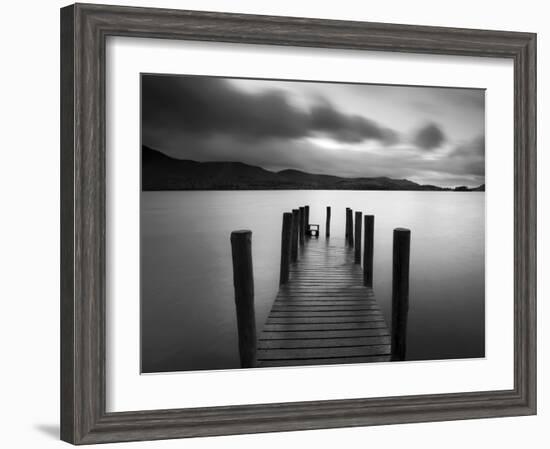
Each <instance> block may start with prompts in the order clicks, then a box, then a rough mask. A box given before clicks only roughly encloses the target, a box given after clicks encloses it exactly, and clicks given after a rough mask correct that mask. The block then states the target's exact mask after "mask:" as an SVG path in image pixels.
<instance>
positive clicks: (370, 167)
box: [142, 75, 485, 186]
mask: <svg viewBox="0 0 550 449" xmlns="http://www.w3.org/2000/svg"><path fill="white" fill-rule="evenodd" d="M484 133H485V92H484V90H480V89H449V88H435V87H408V86H407V87H405V86H384V85H366V84H336V83H318V82H293V81H272V80H246V79H228V78H212V77H195V76H172V75H170V76H167V75H143V77H142V142H143V144H144V145H147V146H149V147H151V148H154V149H157V150H159V151H162V152H164V153H166V154H168V155H170V156H173V157H177V158H180V159H192V160H195V161H240V162H245V163H247V164H251V165H258V166H260V167H263V168H266V169H268V170H273V171H278V170H284V169H288V168H293V169H298V170H303V171H306V172H309V173H324V174H332V175H339V176H348V177H361V176H364V177H371V176H388V177H391V178H407V179H410V180H412V181H415V182H419V183H421V184H436V185H440V186H457V185H469V186H477V185H479V184H483V183H484V182H485V140H484Z"/></svg>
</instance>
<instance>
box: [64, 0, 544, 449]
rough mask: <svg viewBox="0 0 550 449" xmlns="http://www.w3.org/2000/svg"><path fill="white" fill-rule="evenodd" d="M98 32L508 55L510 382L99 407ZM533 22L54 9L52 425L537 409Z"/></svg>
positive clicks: (179, 427)
mask: <svg viewBox="0 0 550 449" xmlns="http://www.w3.org/2000/svg"><path fill="white" fill-rule="evenodd" d="M107 36H128V37H146V38H163V39H187V40H198V41H215V42H231V43H247V44H269V45H286V46H290V45H292V46H300V47H320V48H333V49H355V50H378V51H391V52H411V53H428V54H439V55H466V56H480V57H496V58H510V59H512V60H513V63H514V133H515V138H514V161H515V167H514V195H515V196H514V254H515V256H514V388H513V389H511V390H502V391H479V392H470V393H452V394H429V395H419V396H401V397H384V398H371V399H349V400H325V401H311V402H292V403H278V404H263V405H239V406H223V407H208V408H198V409H197V408H194V409H169V410H155V411H129V412H117V413H107V412H106V405H105V404H106V371H105V313H106V312H105V311H106V307H105V303H106V287H105V284H106V273H105V270H106V249H105V241H106V240H105V234H106V212H107V211H106V207H105V205H106V201H105V197H106V183H105V175H106V155H105V102H106V100H105V64H106V62H105V46H106V37H107ZM535 276H536V35H535V34H532V33H518V32H508V31H483V30H469V29H453V28H438V27H424V26H408V25H393V24H382V23H364V22H348V21H333V20H318V19H304V18H289V17H270V16H257V15H240V14H224V13H211V12H196V11H179V10H166V9H150V8H132V7H118V6H102V5H87V4H76V5H72V6H67V7H65V8H63V9H62V10H61V438H62V439H63V440H65V441H67V442H70V443H73V444H91V443H106V442H116V441H134V440H152V439H163V438H181V437H195V436H211V435H230V434H240V433H255V432H273V431H287V430H301V429H320V428H334V427H348V426H367V425H379V424H395V423H412V422H424V421H441V420H454V419H469V418H486V417H500V416H517V415H531V414H535V413H536V305H535V298H536V279H535Z"/></svg>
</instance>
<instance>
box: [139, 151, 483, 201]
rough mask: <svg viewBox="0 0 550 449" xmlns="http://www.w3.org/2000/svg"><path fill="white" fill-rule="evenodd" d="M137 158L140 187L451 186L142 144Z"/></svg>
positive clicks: (344, 188) (329, 187) (219, 188)
mask: <svg viewBox="0 0 550 449" xmlns="http://www.w3.org/2000/svg"><path fill="white" fill-rule="evenodd" d="M141 158H142V159H141V160H142V171H141V179H142V181H141V184H142V190H297V189H321V190H451V189H445V188H442V187H437V186H432V185H420V184H417V183H415V182H412V181H409V180H407V179H391V178H386V177H377V178H342V177H339V176H330V175H316V174H311V173H305V172H302V171H299V170H282V171H280V172H272V171H269V170H265V169H263V168H261V167H255V166H253V165H248V164H244V163H242V162H196V161H191V160H182V159H175V158H172V157H170V156H167V155H165V154H164V153H161V152H159V151H156V150H153V149H151V148H149V147H147V146H143V147H142V150H141ZM482 187H483V191H484V189H485V186H484V185H483V186H480V187H477V188H476V189H471V190H478V189H481V188H482ZM466 189H467V190H470V189H468V188H466Z"/></svg>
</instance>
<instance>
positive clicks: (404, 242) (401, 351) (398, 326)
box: [391, 228, 411, 360]
mask: <svg viewBox="0 0 550 449" xmlns="http://www.w3.org/2000/svg"><path fill="white" fill-rule="evenodd" d="M410 245H411V231H410V230H409V229H404V228H396V229H394V230H393V282H392V284H393V285H392V333H391V348H392V360H405V357H406V353H407V315H408V313H409V259H410Z"/></svg>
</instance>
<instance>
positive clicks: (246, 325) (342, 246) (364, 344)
mask: <svg viewBox="0 0 550 449" xmlns="http://www.w3.org/2000/svg"><path fill="white" fill-rule="evenodd" d="M330 213H331V208H330V207H327V228H328V227H329V226H330ZM362 218H363V214H362V213H361V212H357V211H356V213H355V226H354V225H353V211H352V210H351V209H350V208H347V209H346V238H345V240H344V239H341V238H340V239H334V238H329V237H328V236H329V234H330V231H328V229H327V232H326V235H327V236H326V238H325V239H321V238H319V231H318V228H319V226H318V225H315V224H310V223H309V207H308V206H305V207H300V208H298V209H294V210H293V212H292V213H290V212H287V213H284V214H283V221H282V233H281V264H280V287H279V291H278V293H277V295H276V297H275V301H274V303H273V306H272V308H271V311H270V313H269V315H268V318H267V320H266V322H265V325H264V327H263V329H262V331H261V332H260V334H259V337H258V338H256V325H255V320H254V301H253V291H254V283H253V278H252V259H251V249H250V248H251V235H252V233H251V231H235V232H233V233H232V236H231V242H232V250H233V278H234V285H235V302H236V307H237V322H238V331H239V352H240V356H241V366H242V367H277V366H299V365H326V364H343V363H368V362H381V361H390V360H405V356H406V329H407V315H408V301H409V298H408V294H409V252H410V251H409V247H410V231H409V230H408V229H404V228H397V229H395V230H394V249H393V273H392V281H393V283H392V286H393V290H392V317H391V318H392V321H391V327H388V325H387V323H386V319H385V317H384V315H383V313H382V311H381V310H380V307H379V305H378V303H377V301H376V299H375V295H374V291H373V288H372V273H373V267H372V264H373V246H374V245H373V240H374V216H372V215H365V216H364V220H365V226H364V235H363V229H362V228H363V227H362V222H363V220H362ZM311 227H316V228H315V229H316V230H317V232H316V233H313V234H312V233H310V232H308V231H309V230H310V229H311ZM312 235H314V236H315V237H313V236H312ZM354 237H355V238H354ZM362 241H363V243H364V247H363V248H362ZM362 253H363V254H362ZM243 257H244V258H247V259H248V260H244V261H243V260H241V259H242V258H243ZM361 262H362V263H363V267H362V266H361Z"/></svg>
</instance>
